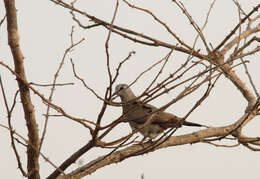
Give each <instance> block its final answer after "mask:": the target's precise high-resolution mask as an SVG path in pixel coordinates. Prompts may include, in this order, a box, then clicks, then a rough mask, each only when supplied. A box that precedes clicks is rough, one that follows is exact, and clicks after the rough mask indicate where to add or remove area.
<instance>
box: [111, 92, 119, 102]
mask: <svg viewBox="0 0 260 179" xmlns="http://www.w3.org/2000/svg"><path fill="white" fill-rule="evenodd" d="M117 97H118V91H115V92H114V93H113V94H112V96H111V99H112V100H114V99H116V98H117Z"/></svg>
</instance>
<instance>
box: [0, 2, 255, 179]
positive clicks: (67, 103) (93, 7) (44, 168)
mask: <svg viewBox="0 0 260 179" xmlns="http://www.w3.org/2000/svg"><path fill="white" fill-rule="evenodd" d="M26 2H27V1H26ZM132 2H134V3H135V4H136V5H139V6H141V7H144V8H148V9H149V10H151V11H152V12H153V13H154V14H155V15H157V16H158V17H160V18H161V19H162V20H163V21H165V22H167V24H168V25H169V26H170V27H171V28H172V29H173V31H174V32H176V33H177V34H178V35H179V36H180V37H181V39H182V40H184V41H185V42H188V43H189V44H190V45H191V44H192V43H193V41H194V38H195V35H196V32H194V30H193V29H192V27H191V25H190V23H189V22H188V20H187V19H186V17H185V16H184V14H183V13H182V12H181V11H180V10H179V9H178V8H176V6H175V5H174V3H172V2H171V1H160V2H159V1H154V0H149V1H148V0H142V1H132ZM182 2H183V3H184V4H185V6H186V8H187V9H188V11H189V13H190V14H191V15H192V16H193V17H194V19H195V20H196V21H197V23H198V24H199V25H200V26H202V25H203V23H204V21H205V18H206V14H207V11H208V8H209V6H210V4H211V2H212V1H192V0H185V1H182ZM239 2H240V3H241V5H242V8H243V9H244V10H245V11H246V12H247V13H248V12H249V11H251V10H252V8H253V7H254V6H255V5H257V4H258V3H259V0H250V1H248V0H241V1H239ZM79 4H80V9H82V10H84V11H86V12H88V13H89V14H91V15H94V16H96V17H98V18H101V19H104V20H106V21H111V18H112V15H113V11H114V7H115V1H104V0H103V1H101V0H96V1H84V3H79ZM16 8H17V10H18V11H17V12H18V25H19V34H20V44H21V49H22V51H23V54H24V57H25V61H24V62H25V70H26V74H27V77H28V81H29V82H35V83H41V84H47V83H48V84H49V83H51V82H52V80H53V75H54V73H55V72H56V70H57V67H58V65H59V63H60V61H61V58H62V56H63V53H64V50H65V49H66V48H67V47H68V46H69V44H70V41H69V40H70V37H69V34H70V32H71V26H72V25H75V23H74V22H73V21H72V19H71V15H70V14H69V13H68V11H67V10H66V9H63V8H61V7H59V6H57V5H55V4H53V3H52V2H50V1H46V0H40V1H30V2H29V1H28V2H27V3H25V1H16ZM4 14H5V9H4V3H3V1H1V2H0V18H1V19H2V17H3V16H4ZM79 18H80V17H79ZM238 20H239V17H238V11H237V7H236V6H235V4H234V2H233V1H231V0H229V1H227V0H226V1H224V0H219V1H217V2H216V4H215V6H214V8H213V10H212V12H211V15H210V17H209V23H208V25H207V27H206V29H205V30H204V33H205V36H206V38H207V41H208V42H211V43H212V45H213V46H214V47H215V46H216V45H217V44H218V43H219V42H220V41H221V40H222V39H223V38H224V37H225V36H226V35H227V34H228V33H229V32H230V31H231V30H232V28H233V27H234V26H235V25H236V24H237V23H238ZM83 22H84V23H85V24H86V25H87V24H90V23H89V21H88V20H86V19H83ZM258 23H259V21H258ZM115 24H117V25H121V26H123V27H127V28H129V29H134V30H136V31H138V32H142V33H144V34H147V35H150V36H154V37H156V38H157V39H161V40H165V41H168V42H171V43H173V44H174V43H176V42H175V41H174V40H173V39H172V37H171V36H169V35H168V34H167V32H166V31H165V30H164V29H163V28H162V27H161V26H159V25H158V24H157V23H155V21H154V20H153V18H151V17H150V16H148V15H146V14H143V13H141V12H139V11H136V10H134V9H131V8H129V7H127V6H126V5H125V4H124V3H122V2H120V6H119V11H118V14H117V18H116V20H115ZM107 33H108V32H107V31H106V30H105V29H104V28H103V27H96V28H94V29H90V30H81V29H80V28H78V27H77V26H76V27H75V33H74V36H75V38H74V41H75V42H76V41H78V40H80V39H81V38H85V39H86V40H85V41H84V43H82V44H81V45H80V46H78V47H77V48H75V50H74V51H73V52H72V53H70V54H69V56H68V58H66V60H65V64H64V68H63V69H62V71H61V73H60V75H59V78H58V83H66V82H74V83H75V85H73V86H66V87H57V89H56V91H55V94H54V100H53V102H54V103H55V104H58V105H60V106H62V107H64V109H65V111H66V112H67V113H69V114H71V115H74V116H76V117H80V118H85V119H88V120H93V121H95V120H96V118H97V114H98V112H99V110H100V109H101V104H102V102H101V101H100V100H97V99H96V97H95V96H94V95H92V94H91V93H90V92H89V91H87V90H86V89H85V88H84V87H82V85H81V84H80V83H79V82H78V81H77V80H75V79H74V77H73V73H72V68H71V64H70V62H69V58H73V61H74V63H75V65H76V69H77V72H78V74H79V75H80V76H81V77H83V78H84V79H85V80H86V82H87V84H88V85H89V86H91V87H92V88H94V89H95V90H96V91H97V93H98V94H99V95H101V96H103V95H104V93H105V90H106V86H107V85H108V79H107V77H108V76H107V71H106V58H105V47H104V44H105V40H106V37H107ZM258 35H259V33H258ZM200 46H201V47H202V45H201V42H199V43H198V46H197V47H200ZM254 47H255V46H254ZM109 50H110V54H111V69H112V70H113V73H114V72H115V69H116V67H117V65H118V63H119V62H120V61H122V60H123V59H124V58H125V57H126V56H127V55H128V53H129V52H130V51H136V55H134V56H133V57H132V59H131V60H130V61H129V62H128V63H127V64H126V65H124V66H123V68H122V72H121V73H120V77H119V79H118V82H117V83H128V84H129V83H131V82H132V81H133V80H134V79H135V78H136V77H137V76H138V74H140V73H141V72H142V71H144V70H145V69H146V68H148V67H149V66H150V65H151V64H153V63H155V62H156V61H158V60H160V59H161V58H162V57H164V56H165V55H166V54H167V53H168V52H169V49H165V48H159V47H147V46H143V45H139V44H136V43H132V42H130V41H128V40H126V39H123V38H121V37H119V36H117V35H114V34H113V35H112V37H111V41H110V48H109ZM185 57H186V56H184V55H182V54H180V53H177V52H174V55H173V56H172V58H171V59H170V61H169V64H168V66H167V68H166V69H165V72H164V74H162V77H161V78H160V79H163V77H166V76H168V75H169V73H170V72H172V71H174V69H177V68H178V67H179V65H181V64H182V63H183V62H184V60H185V59H186V58H185ZM259 57H260V56H259V53H258V54H256V55H254V56H250V58H249V59H248V60H250V61H251V62H250V64H249V65H248V67H249V70H250V71H251V72H252V77H253V79H254V80H255V84H256V87H257V89H259V87H260V80H259V75H260V72H259V68H260V59H259ZM0 60H1V61H3V62H5V63H6V64H8V65H10V66H11V67H13V60H12V56H11V53H10V49H9V47H8V44H7V33H6V22H5V23H4V24H3V25H2V26H1V27H0ZM156 70H157V71H158V68H157V69H155V70H153V71H151V72H150V73H148V74H146V75H145V76H144V77H142V78H141V79H140V80H139V81H138V82H137V83H136V84H135V85H134V86H133V91H134V92H135V93H136V94H140V93H141V92H142V91H143V90H144V89H145V87H146V85H147V84H149V80H151V77H154V76H155V74H156V72H157V71H156ZM237 70H238V74H239V76H240V77H241V78H242V79H243V80H244V82H245V83H248V79H247V78H246V77H245V75H244V69H243V68H242V67H238V68H237ZM0 74H1V77H2V80H3V83H4V86H5V87H6V93H7V96H8V98H9V105H11V103H12V101H13V95H14V93H15V91H16V90H17V84H16V81H15V77H14V76H13V75H12V74H11V73H10V72H8V71H7V70H6V69H5V68H4V67H2V66H1V67H0ZM35 88H36V89H38V90H39V91H40V92H41V93H42V94H44V95H45V97H48V95H49V92H50V88H42V87H35ZM177 90H178V89H177ZM203 92H204V90H199V91H198V92H196V93H195V94H194V95H191V96H190V97H188V98H185V99H184V100H182V101H180V102H178V103H176V104H175V105H173V106H171V107H170V108H169V109H168V111H169V112H172V113H174V114H176V115H179V116H183V115H185V112H187V111H188V109H189V107H190V106H192V105H193V104H194V103H195V102H196V100H197V99H198V98H199V97H200V96H199V95H202V94H203ZM176 94H177V93H176V92H175V91H172V92H171V93H169V94H167V95H164V96H162V97H160V98H159V99H156V100H155V101H153V102H152V104H154V105H158V106H161V105H163V104H166V103H167V102H168V101H169V100H171V99H172V98H174V96H175V95H176ZM31 95H32V99H33V103H34V106H35V111H36V114H37V122H38V123H39V131H40V134H41V132H42V128H43V121H44V116H43V114H44V113H45V111H46V106H44V105H42V103H41V100H40V99H39V98H38V97H37V96H35V95H34V94H33V93H31ZM0 96H1V97H0V123H1V124H5V125H7V119H6V116H7V114H6V111H5V108H4V104H3V100H2V95H0ZM246 105H247V104H246V101H245V100H244V99H243V97H242V96H241V94H240V92H239V91H238V90H236V88H235V87H234V86H233V85H232V84H231V83H230V82H229V81H228V80H226V79H225V78H223V77H222V78H221V79H220V80H219V81H218V83H217V85H216V87H215V89H214V90H213V91H212V94H211V96H210V97H209V98H208V99H207V100H206V101H205V102H204V103H203V105H201V106H200V107H199V108H198V109H197V110H196V111H195V112H194V113H193V114H192V115H191V116H190V117H189V119H188V120H189V121H193V122H198V123H203V124H206V125H211V126H222V125H226V124H230V123H232V122H234V121H236V120H237V119H238V118H239V117H240V116H241V115H242V114H243V113H244V109H245V106H246ZM120 113H121V109H120V108H117V107H109V109H108V110H107V111H106V113H105V116H104V119H103V124H105V123H108V122H110V121H112V120H115V119H116V118H117V117H118V116H119V115H120ZM52 114H53V112H52ZM12 123H13V126H14V128H15V130H16V132H18V133H20V134H22V135H23V136H27V133H26V131H27V130H26V126H25V120H24V117H23V112H22V108H21V104H20V99H19V98H18V100H17V106H16V108H15V110H14V114H13V118H12ZM259 124H260V123H259V117H257V118H255V119H254V120H253V121H252V122H250V123H249V124H248V125H247V127H246V128H245V130H244V132H245V134H247V135H249V136H259ZM195 130H198V129H196V128H195V129H194V128H185V127H184V128H182V129H180V130H178V132H177V133H176V134H182V133H191V132H193V131H195ZM129 132H130V128H129V126H128V125H127V124H121V125H120V126H118V127H117V128H116V129H115V130H114V131H113V132H112V133H111V135H110V136H108V137H107V138H106V139H108V140H109V139H111V140H112V139H115V138H116V137H120V136H123V135H124V134H128V133H129ZM89 139H90V136H89V132H88V130H87V129H85V128H84V127H82V126H81V125H78V124H76V123H74V122H73V121H71V120H68V119H64V118H50V120H49V125H48V131H47V135H46V139H45V141H44V144H43V149H42V152H43V153H44V154H45V155H46V156H47V157H48V158H49V159H50V160H51V161H52V162H53V163H55V164H56V165H60V164H61V163H62V162H63V161H64V160H65V159H67V158H68V157H69V156H70V155H71V154H72V153H73V152H75V151H76V150H77V149H79V148H80V147H82V146H83V145H85V143H86V142H87V141H88V140H89ZM0 141H1V147H0V159H1V162H0V171H1V174H0V175H1V177H2V178H23V177H22V176H21V174H20V171H19V170H18V169H17V162H16V159H15V155H14V153H13V150H12V149H11V143H10V138H9V131H7V130H5V129H3V128H0ZM223 143H225V142H223ZM228 144H230V142H228ZM19 151H20V157H21V159H22V161H24V163H26V162H25V161H26V156H25V155H23V153H24V151H25V148H23V147H20V148H19ZM107 152H108V151H107ZM103 154H105V153H104V150H100V149H96V150H92V151H90V152H89V153H87V154H86V155H84V156H83V157H82V158H81V159H80V162H79V161H78V162H77V163H76V164H75V165H74V166H73V167H70V168H69V170H71V169H75V168H76V167H78V166H79V165H81V163H83V164H85V163H86V162H88V161H90V160H91V159H95V158H96V157H97V156H100V155H103ZM259 161H260V155H259V153H257V152H252V151H249V150H248V149H246V148H245V147H242V146H239V147H236V148H217V147H213V146H211V145H208V144H193V145H184V146H176V147H171V148H167V149H162V150H159V151H155V152H152V153H149V154H145V155H143V156H139V157H134V158H130V159H127V160H125V161H123V162H121V163H118V164H113V165H110V166H106V167H104V168H102V169H99V170H98V171H96V172H95V173H93V174H91V175H90V176H88V178H90V179H98V178H109V177H113V178H126V179H136V178H140V177H141V174H142V173H143V174H144V176H145V179H157V178H159V177H160V178H191V177H193V178H201V179H204V178H205V179H206V178H209V177H210V178H211V179H218V178H237V179H242V178H245V177H247V178H248V177H250V178H257V177H258V176H259V169H260V165H259ZM24 168H26V166H25V165H24ZM53 170H54V168H53V167H51V166H50V164H49V163H47V162H45V161H44V160H43V159H42V158H41V159H40V171H41V176H42V178H45V177H46V176H48V175H49V174H50V173H51V172H52V171H53ZM69 170H66V172H67V171H69Z"/></svg>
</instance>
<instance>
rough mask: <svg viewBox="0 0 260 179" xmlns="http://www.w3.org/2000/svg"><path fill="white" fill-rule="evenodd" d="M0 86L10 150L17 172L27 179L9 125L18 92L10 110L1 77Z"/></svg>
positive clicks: (11, 128)
mask: <svg viewBox="0 0 260 179" xmlns="http://www.w3.org/2000/svg"><path fill="white" fill-rule="evenodd" d="M0 86H1V91H2V94H3V98H4V104H5V109H6V113H7V119H8V126H9V129H10V130H9V132H10V138H11V145H12V148H13V151H14V154H15V157H16V161H17V163H18V168H19V170H20V171H21V173H22V175H23V176H24V177H27V176H28V174H27V173H26V172H25V171H24V169H23V166H22V162H21V159H20V156H19V153H18V151H17V149H16V146H15V142H14V129H13V127H12V123H11V118H12V111H13V109H14V107H15V104H16V97H17V95H18V92H19V91H17V92H16V93H15V96H14V102H13V104H12V107H11V109H9V106H8V102H7V98H6V95H5V90H4V85H3V82H2V79H1V75H0Z"/></svg>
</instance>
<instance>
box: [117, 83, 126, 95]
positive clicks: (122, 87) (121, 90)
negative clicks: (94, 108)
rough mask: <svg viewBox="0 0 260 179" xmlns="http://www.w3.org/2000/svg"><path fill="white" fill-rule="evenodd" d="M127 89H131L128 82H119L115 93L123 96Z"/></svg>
mask: <svg viewBox="0 0 260 179" xmlns="http://www.w3.org/2000/svg"><path fill="white" fill-rule="evenodd" d="M127 89H129V86H128V85H127V84H118V85H116V88H115V92H114V95H116V96H122V95H123V93H125V92H127V91H126V90H127Z"/></svg>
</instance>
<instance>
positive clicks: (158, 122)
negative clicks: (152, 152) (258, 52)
mask: <svg viewBox="0 0 260 179" xmlns="http://www.w3.org/2000/svg"><path fill="white" fill-rule="evenodd" d="M114 95H116V96H119V97H120V98H121V102H122V109H123V116H124V117H123V120H124V121H127V122H129V125H130V127H131V129H132V130H133V131H138V132H140V133H141V134H142V135H143V136H144V138H147V137H149V138H150V139H154V138H156V137H157V136H158V135H159V134H161V133H163V132H164V131H165V130H166V129H168V128H176V127H181V125H184V126H196V127H205V126H204V125H201V124H197V123H192V122H188V121H183V120H182V118H180V117H177V116H175V115H174V114H171V113H168V112H164V111H162V110H159V109H158V108H156V107H155V106H153V105H150V104H144V103H143V102H142V101H141V100H139V99H137V97H136V96H135V94H134V93H133V91H132V90H131V89H130V88H129V86H128V85H127V84H119V85H117V86H116V88H115V92H114Z"/></svg>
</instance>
